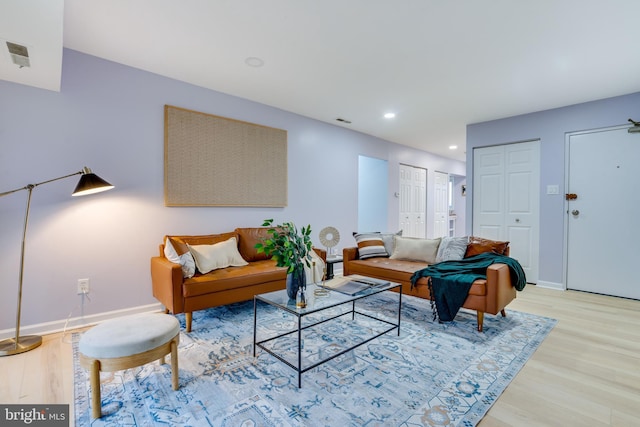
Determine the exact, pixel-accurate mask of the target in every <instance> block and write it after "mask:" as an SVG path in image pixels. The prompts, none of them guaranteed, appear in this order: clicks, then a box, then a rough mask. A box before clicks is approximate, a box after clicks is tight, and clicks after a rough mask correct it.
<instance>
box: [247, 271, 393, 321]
mask: <svg viewBox="0 0 640 427" xmlns="http://www.w3.org/2000/svg"><path fill="white" fill-rule="evenodd" d="M345 279H346V280H348V278H345ZM331 285H332V286H333V285H334V284H331ZM400 286H401V285H400V284H399V283H394V282H389V283H387V284H385V285H379V286H368V287H366V288H364V289H363V290H362V291H360V292H358V293H356V294H354V295H349V294H345V293H342V292H338V291H336V290H335V289H332V287H331V286H321V285H318V284H307V288H306V290H305V296H306V300H307V306H306V307H304V308H301V307H297V306H296V301H295V300H293V299H289V296H288V295H287V291H286V289H282V290H279V291H273V292H268V293H265V294H259V295H256V296H255V297H256V299H258V300H261V301H264V302H266V303H268V304H271V305H275V306H278V307H280V308H282V309H283V310H287V311H289V312H291V313H295V314H297V315H305V314H310V313H314V312H316V311H320V310H324V309H327V308H331V307H335V306H336V305H340V304H344V303H348V302H351V301H356V300H359V299H361V298H365V297H368V296H370V295H374V294H377V293H380V292H384V291H388V290H391V289H395V288H398V287H400Z"/></svg>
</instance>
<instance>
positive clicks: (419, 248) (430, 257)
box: [389, 236, 441, 264]
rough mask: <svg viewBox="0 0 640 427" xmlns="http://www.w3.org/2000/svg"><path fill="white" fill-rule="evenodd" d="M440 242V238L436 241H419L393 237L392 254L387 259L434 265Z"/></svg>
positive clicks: (413, 238)
mask: <svg viewBox="0 0 640 427" xmlns="http://www.w3.org/2000/svg"><path fill="white" fill-rule="evenodd" d="M440 240H441V238H440V237H438V238H437V239H419V238H416V237H400V236H394V245H393V254H392V255H391V256H390V257H389V258H391V259H404V260H409V261H422V262H426V263H427V264H435V262H436V255H437V253H438V246H440Z"/></svg>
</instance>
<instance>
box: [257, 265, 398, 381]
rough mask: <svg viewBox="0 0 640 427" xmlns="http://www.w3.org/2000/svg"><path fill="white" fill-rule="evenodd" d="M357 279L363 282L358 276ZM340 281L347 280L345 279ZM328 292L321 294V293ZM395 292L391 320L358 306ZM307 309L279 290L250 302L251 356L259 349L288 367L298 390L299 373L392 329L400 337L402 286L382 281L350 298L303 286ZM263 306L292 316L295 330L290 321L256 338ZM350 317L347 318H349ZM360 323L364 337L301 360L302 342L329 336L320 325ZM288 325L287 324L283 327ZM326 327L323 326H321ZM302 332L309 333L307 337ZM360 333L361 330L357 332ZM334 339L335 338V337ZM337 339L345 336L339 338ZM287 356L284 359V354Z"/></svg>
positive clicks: (352, 338)
mask: <svg viewBox="0 0 640 427" xmlns="http://www.w3.org/2000/svg"><path fill="white" fill-rule="evenodd" d="M359 278H361V279H367V278H365V277H362V276H360V277H359ZM341 280H347V281H349V280H350V277H349V276H347V277H345V278H344V279H341ZM325 289H326V290H328V292H327V291H324V290H325ZM390 290H397V291H398V292H396V294H397V296H398V307H397V317H395V314H394V318H393V319H391V318H389V316H387V318H384V316H383V315H382V314H381V312H383V311H387V310H388V309H386V308H385V310H373V311H372V310H369V311H366V312H365V311H364V310H363V309H361V308H360V307H358V301H362V300H364V299H368V298H373V297H374V296H375V295H378V294H380V293H382V292H387V291H390ZM305 293H306V295H307V306H306V307H305V308H299V307H296V302H295V300H290V299H289V297H288V296H287V292H286V290H284V289H283V290H279V291H274V292H269V293H265V294H260V295H256V296H255V297H254V299H253V357H256V348H257V347H259V348H261V349H263V350H264V351H266V352H267V353H269V354H271V355H272V356H274V357H275V358H277V359H278V360H280V361H281V362H282V363H284V364H286V365H288V366H290V367H291V368H293V369H294V370H295V371H296V372H297V373H298V388H300V387H301V386H302V374H303V373H304V372H307V371H309V370H310V369H313V368H315V367H316V366H319V365H321V364H323V363H326V362H328V361H329V360H332V359H335V358H336V357H338V356H341V355H343V354H344V353H347V352H349V351H351V350H353V349H355V348H357V347H359V346H361V345H363V344H366V343H368V342H369V341H371V340H373V339H375V338H378V337H379V336H381V335H384V334H386V333H388V332H391V331H393V330H397V331H398V336H400V314H401V308H402V285H401V284H399V283H393V282H386V284H383V285H380V284H378V285H375V286H366V287H364V289H362V290H361V291H358V292H357V293H354V294H353V295H350V294H345V293H341V292H338V291H336V290H333V289H332V287H330V286H326V287H322V286H319V285H315V284H310V285H307V289H306V292H305ZM266 307H275V309H276V310H278V311H283V312H286V313H289V314H291V315H292V316H293V322H295V323H297V327H295V326H294V327H293V328H292V327H291V326H293V324H292V323H291V322H282V328H281V329H282V330H278V331H276V332H275V335H273V333H272V335H271V336H269V337H265V338H260V339H259V338H258V325H259V324H260V323H259V321H258V315H259V311H260V310H259V309H260V308H263V309H264V308H266ZM349 317H350V319H349ZM349 321H350V322H360V323H359V325H363V326H364V325H366V329H367V332H368V333H367V334H366V335H364V336H360V335H355V334H354V335H353V336H349V337H348V339H344V340H343V341H345V343H344V345H342V346H339V347H338V348H336V349H333V351H332V352H331V353H330V354H320V353H318V354H314V356H313V357H312V358H310V359H309V360H304V361H303V354H302V349H303V346H304V341H305V339H307V340H309V339H319V338H318V336H321V335H322V334H327V333H330V332H331V331H332V330H333V328H331V327H328V326H330V324H328V325H323V324H325V323H326V322H349ZM287 323H289V325H287ZM319 325H323V326H322V328H323V329H322V330H321V332H322V333H321V334H318V333H317V330H316V331H315V332H313V331H314V328H316V329H317V328H318V327H319ZM325 326H327V327H325ZM305 332H309V334H307V336H304V335H305ZM359 332H361V329H359ZM337 338H338V337H337ZM339 338H341V339H343V338H345V337H339ZM346 341H348V342H346ZM283 349H286V353H287V354H288V356H289V357H287V354H285V351H284V350H283Z"/></svg>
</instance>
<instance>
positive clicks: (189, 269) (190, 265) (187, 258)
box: [164, 239, 196, 279]
mask: <svg viewBox="0 0 640 427" xmlns="http://www.w3.org/2000/svg"><path fill="white" fill-rule="evenodd" d="M164 256H165V258H167V259H168V260H169V261H171V262H172V263H174V264H180V266H181V267H182V277H184V278H185V279H189V278H190V277H193V275H194V274H196V262H195V260H194V259H193V256H192V255H191V252H185V253H183V254H182V255H178V252H176V249H175V248H174V247H173V245H172V244H171V241H169V239H167V240H166V241H165V242H164Z"/></svg>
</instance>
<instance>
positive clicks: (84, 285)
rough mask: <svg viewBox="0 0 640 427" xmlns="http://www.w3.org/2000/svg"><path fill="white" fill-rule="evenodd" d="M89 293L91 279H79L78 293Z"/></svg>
mask: <svg viewBox="0 0 640 427" xmlns="http://www.w3.org/2000/svg"><path fill="white" fill-rule="evenodd" d="M88 293H89V279H78V295H82V294H88Z"/></svg>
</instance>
